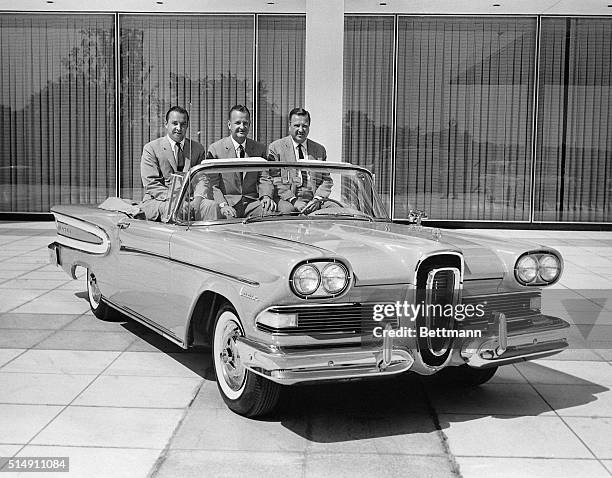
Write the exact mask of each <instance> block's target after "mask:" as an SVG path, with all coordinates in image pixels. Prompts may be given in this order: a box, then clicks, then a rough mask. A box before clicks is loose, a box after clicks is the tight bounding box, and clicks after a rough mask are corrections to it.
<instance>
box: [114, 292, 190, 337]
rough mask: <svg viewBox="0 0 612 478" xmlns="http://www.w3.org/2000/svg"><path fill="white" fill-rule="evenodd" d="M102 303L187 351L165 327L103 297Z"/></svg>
mask: <svg viewBox="0 0 612 478" xmlns="http://www.w3.org/2000/svg"><path fill="white" fill-rule="evenodd" d="M102 301H103V302H106V303H107V304H108V305H109V306H111V307H112V308H114V309H117V310H118V311H119V312H121V313H122V314H125V315H127V316H128V317H129V318H131V319H133V320H135V321H136V322H139V323H141V324H142V325H144V326H146V327H148V328H149V329H151V330H153V331H154V332H157V333H158V334H160V335H161V336H162V337H164V338H166V339H168V340H170V341H171V342H174V343H175V344H176V345H178V346H180V347H181V348H184V349H187V346H186V345H185V343H184V342H183V341H182V340H181V339H179V338H178V337H177V336H176V335H174V334H173V333H172V332H171V331H170V330H168V329H166V328H165V327H162V326H161V325H159V324H157V323H155V322H153V321H152V320H150V319H147V318H146V317H144V316H142V315H140V314H139V313H138V312H134V311H133V310H132V309H130V308H128V307H121V306H120V305H117V304H115V303H114V302H112V301H110V300H108V299H107V298H106V297H102Z"/></svg>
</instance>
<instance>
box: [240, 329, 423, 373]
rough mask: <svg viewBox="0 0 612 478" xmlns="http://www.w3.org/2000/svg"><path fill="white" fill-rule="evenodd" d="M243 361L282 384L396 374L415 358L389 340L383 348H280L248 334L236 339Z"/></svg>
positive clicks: (405, 369)
mask: <svg viewBox="0 0 612 478" xmlns="http://www.w3.org/2000/svg"><path fill="white" fill-rule="evenodd" d="M237 347H238V353H239V354H240V358H241V359H242V363H243V364H244V365H245V366H246V367H247V368H248V369H249V370H251V371H252V372H254V373H256V374H259V375H262V376H264V377H266V378H269V379H270V380H272V381H273V382H277V383H281V384H287V385H289V384H293V383H298V382H309V381H316V380H343V379H349V378H359V377H378V376H386V375H394V374H398V373H401V372H405V371H407V370H409V369H410V367H411V366H412V364H413V363H414V358H413V357H412V355H411V354H410V353H408V352H407V351H405V350H401V349H393V345H392V343H391V342H390V341H385V342H384V343H383V347H382V348H368V347H337V348H326V349H317V350H311V349H309V350H280V349H279V348H276V347H274V346H269V345H264V344H261V343H259V342H255V341H252V340H249V339H247V338H245V337H240V338H238V339H237Z"/></svg>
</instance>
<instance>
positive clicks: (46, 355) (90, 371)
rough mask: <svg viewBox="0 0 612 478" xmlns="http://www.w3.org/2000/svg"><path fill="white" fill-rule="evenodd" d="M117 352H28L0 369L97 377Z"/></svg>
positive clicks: (16, 371)
mask: <svg viewBox="0 0 612 478" xmlns="http://www.w3.org/2000/svg"><path fill="white" fill-rule="evenodd" d="M118 355H119V352H102V351H82V350H28V351H27V352H25V353H24V354H23V355H21V356H19V357H17V358H16V359H15V360H13V361H12V362H11V363H9V364H7V365H5V366H4V367H3V368H2V371H3V372H13V373H60V374H80V375H97V374H99V373H100V372H102V370H104V369H105V368H106V367H108V365H109V364H110V363H111V362H112V361H113V360H115V358H117V356H118Z"/></svg>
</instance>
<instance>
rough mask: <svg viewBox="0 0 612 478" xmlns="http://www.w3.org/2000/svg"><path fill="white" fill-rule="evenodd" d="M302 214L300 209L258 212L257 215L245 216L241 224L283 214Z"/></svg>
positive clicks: (282, 215)
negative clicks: (268, 212)
mask: <svg viewBox="0 0 612 478" xmlns="http://www.w3.org/2000/svg"><path fill="white" fill-rule="evenodd" d="M300 214H302V213H301V212H300V211H290V212H274V213H272V214H265V215H264V214H260V215H259V216H247V217H245V218H244V219H243V220H242V224H248V223H250V222H257V221H265V220H266V219H271V218H276V217H284V216H299V215H300Z"/></svg>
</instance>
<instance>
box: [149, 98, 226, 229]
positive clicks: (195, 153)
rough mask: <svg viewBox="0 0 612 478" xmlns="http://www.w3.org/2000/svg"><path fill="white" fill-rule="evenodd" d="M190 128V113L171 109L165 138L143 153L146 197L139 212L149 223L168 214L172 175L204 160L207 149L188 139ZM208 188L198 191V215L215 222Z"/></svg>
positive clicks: (175, 107)
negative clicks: (188, 129) (188, 128)
mask: <svg viewBox="0 0 612 478" xmlns="http://www.w3.org/2000/svg"><path fill="white" fill-rule="evenodd" d="M188 125H189V114H188V113H187V110H185V109H184V108H181V107H180V106H173V107H171V108H170V109H169V110H168V112H167V113H166V121H165V122H164V128H165V130H166V136H163V137H162V138H158V139H156V140H154V141H151V142H150V143H147V144H146V145H145V146H144V148H143V150H142V158H141V160H140V175H141V178H142V185H143V186H144V193H145V194H144V197H143V199H142V202H141V203H140V209H141V210H142V211H143V212H144V213H145V216H146V218H147V219H148V220H150V221H160V220H161V219H162V218H163V217H164V215H165V214H166V213H167V212H168V194H169V191H168V188H169V185H170V184H169V183H170V175H171V174H173V173H178V172H183V171H188V170H189V168H190V167H191V166H196V165H198V164H200V162H201V161H202V160H203V159H204V158H205V151H204V147H203V146H202V145H201V144H200V143H198V142H196V141H191V140H190V139H187V138H185V135H186V133H187V127H188ZM196 189H197V188H196ZM206 189H207V185H205V184H202V185H200V188H199V190H196V194H197V196H198V209H199V214H200V215H201V219H216V217H217V209H216V204H215V203H214V201H212V199H206V196H208V194H209V192H208V191H207V190H206ZM198 219H199V218H198Z"/></svg>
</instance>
